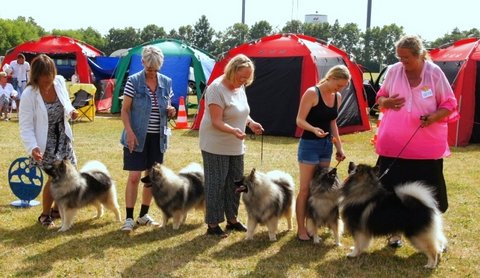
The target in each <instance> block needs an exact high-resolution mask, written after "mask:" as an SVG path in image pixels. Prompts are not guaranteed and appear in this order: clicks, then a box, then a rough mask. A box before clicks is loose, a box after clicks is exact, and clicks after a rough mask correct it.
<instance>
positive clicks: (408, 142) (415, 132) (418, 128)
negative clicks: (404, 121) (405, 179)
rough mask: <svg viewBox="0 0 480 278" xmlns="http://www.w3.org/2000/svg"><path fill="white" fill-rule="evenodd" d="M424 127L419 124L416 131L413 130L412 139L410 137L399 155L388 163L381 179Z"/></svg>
mask: <svg viewBox="0 0 480 278" xmlns="http://www.w3.org/2000/svg"><path fill="white" fill-rule="evenodd" d="M421 127H422V125H419V126H418V127H417V129H415V131H414V132H413V134H412V136H410V139H408V141H407V143H405V145H404V146H403V148H402V149H401V150H400V152H399V153H398V154H397V156H396V157H395V158H394V159H393V161H392V162H391V163H390V165H388V167H387V169H385V171H383V173H382V174H381V175H380V177H378V179H379V180H381V179H382V178H383V177H384V176H385V175H386V174H387V173H388V172H389V171H390V169H391V168H392V166H393V164H395V162H396V161H397V159H398V158H399V157H400V155H401V154H402V152H403V151H404V150H405V148H406V147H407V146H408V144H410V141H412V139H413V137H414V136H415V134H417V132H418V130H420V128H421Z"/></svg>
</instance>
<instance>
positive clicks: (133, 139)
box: [121, 96, 138, 152]
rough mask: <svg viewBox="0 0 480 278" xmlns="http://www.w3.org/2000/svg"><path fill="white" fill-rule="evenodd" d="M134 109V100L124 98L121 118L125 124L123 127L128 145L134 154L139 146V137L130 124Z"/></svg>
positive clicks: (127, 97)
mask: <svg viewBox="0 0 480 278" xmlns="http://www.w3.org/2000/svg"><path fill="white" fill-rule="evenodd" d="M131 109H132V98H131V97H129V96H124V98H123V102H122V111H121V118H122V122H123V126H124V128H125V131H126V133H127V145H128V150H129V151H130V152H133V150H134V149H135V147H136V146H137V145H138V140H137V136H135V133H133V130H132V126H131V124H130V113H131Z"/></svg>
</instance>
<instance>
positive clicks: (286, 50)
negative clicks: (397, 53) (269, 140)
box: [192, 34, 370, 137]
mask: <svg viewBox="0 0 480 278" xmlns="http://www.w3.org/2000/svg"><path fill="white" fill-rule="evenodd" d="M240 53H241V54H245V55H246V56H248V57H249V58H251V59H252V61H253V62H254V64H255V77H254V82H253V83H252V85H251V86H249V87H247V89H246V93H247V98H248V103H249V106H250V115H251V116H252V118H253V119H255V120H256V121H258V122H260V123H261V124H262V126H263V127H264V129H265V134H268V135H280V136H295V137H299V136H301V134H302V130H301V129H299V128H297V126H296V116H297V111H298V106H299V103H300V98H301V96H302V94H303V93H304V92H305V90H306V89H307V88H308V87H310V86H313V85H314V84H316V83H317V82H318V81H319V80H320V79H321V78H322V77H324V76H325V74H326V73H327V71H328V70H329V69H330V68H331V67H333V66H334V65H338V64H343V65H346V66H347V67H348V68H349V70H350V72H351V74H352V82H351V85H350V86H349V87H348V88H346V89H345V90H343V91H342V92H341V93H342V99H343V102H342V106H341V107H340V114H339V118H338V119H337V123H338V125H339V129H340V133H342V134H345V133H351V132H356V131H365V130H369V129H370V123H369V120H368V116H367V108H366V107H367V104H366V101H365V98H364V96H363V77H362V74H361V71H360V69H359V68H358V66H357V65H356V64H354V63H352V62H351V61H350V59H349V58H348V56H347V54H346V53H345V52H343V51H342V50H340V49H338V48H336V47H334V46H333V45H329V44H325V43H323V42H320V41H318V40H317V39H315V38H313V37H309V36H304V35H298V34H276V35H272V36H268V37H264V38H261V39H259V40H257V41H254V42H249V43H245V44H242V45H240V46H238V47H236V48H233V49H231V50H230V51H228V52H227V53H226V54H225V56H224V58H223V59H221V60H220V61H218V62H217V63H216V64H215V67H214V68H213V71H212V74H211V76H210V79H209V81H208V84H210V83H211V82H212V81H213V80H214V79H215V78H217V77H218V76H220V75H222V74H223V70H224V68H225V65H226V64H227V62H228V61H229V60H230V59H231V58H232V57H234V56H235V55H237V54H240ZM203 111H204V102H203V99H202V100H201V102H200V106H199V112H198V114H197V117H196V118H195V121H194V124H193V126H192V128H193V129H198V128H199V127H200V122H201V119H202V117H203Z"/></svg>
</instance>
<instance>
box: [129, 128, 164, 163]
mask: <svg viewBox="0 0 480 278" xmlns="http://www.w3.org/2000/svg"><path fill="white" fill-rule="evenodd" d="M155 162H158V163H163V153H162V152H160V134H159V133H147V137H146V139H145V146H144V148H143V151H142V152H135V151H134V152H130V151H129V150H128V148H125V147H124V148H123V170H127V171H144V170H147V169H150V168H151V167H152V166H153V164H154V163H155Z"/></svg>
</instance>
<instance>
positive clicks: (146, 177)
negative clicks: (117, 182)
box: [140, 175, 152, 183]
mask: <svg viewBox="0 0 480 278" xmlns="http://www.w3.org/2000/svg"><path fill="white" fill-rule="evenodd" d="M140 180H141V181H142V182H143V183H151V182H152V180H151V179H150V175H148V176H145V177H143V178H141V179H140Z"/></svg>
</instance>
